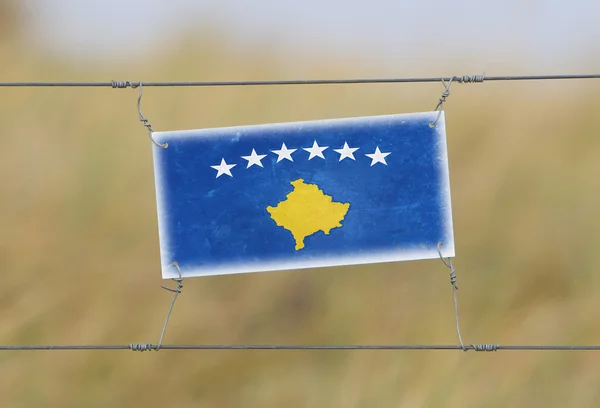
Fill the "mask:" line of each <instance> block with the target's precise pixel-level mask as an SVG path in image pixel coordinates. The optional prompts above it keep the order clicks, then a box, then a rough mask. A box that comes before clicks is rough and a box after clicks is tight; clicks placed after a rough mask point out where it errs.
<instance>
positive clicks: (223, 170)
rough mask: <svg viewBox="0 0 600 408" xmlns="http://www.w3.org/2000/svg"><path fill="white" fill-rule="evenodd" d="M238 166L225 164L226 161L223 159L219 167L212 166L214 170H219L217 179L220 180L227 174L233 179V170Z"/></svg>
mask: <svg viewBox="0 0 600 408" xmlns="http://www.w3.org/2000/svg"><path fill="white" fill-rule="evenodd" d="M235 166H237V164H227V163H225V159H221V164H219V165H218V166H210V167H212V168H213V169H215V170H217V177H216V178H219V177H220V176H221V175H223V174H227V175H228V176H229V177H233V175H232V174H231V169H232V168H234V167H235Z"/></svg>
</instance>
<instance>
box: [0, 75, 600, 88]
mask: <svg viewBox="0 0 600 408" xmlns="http://www.w3.org/2000/svg"><path fill="white" fill-rule="evenodd" d="M563 79H600V74H558V75H500V76H485V75H460V76H447V77H420V78H419V77H412V78H348V79H306V80H265V81H166V82H142V81H137V82H134V81H110V82H0V87H110V88H119V89H123V88H137V87H139V86H140V84H142V83H143V86H146V87H148V86H157V87H158V86H160V87H206V86H263V85H336V84H385V83H387V84H389V83H424V82H442V81H443V82H450V81H453V82H458V83H481V82H484V81H486V82H487V81H534V80H563Z"/></svg>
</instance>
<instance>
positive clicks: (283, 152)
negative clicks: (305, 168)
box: [271, 143, 298, 163]
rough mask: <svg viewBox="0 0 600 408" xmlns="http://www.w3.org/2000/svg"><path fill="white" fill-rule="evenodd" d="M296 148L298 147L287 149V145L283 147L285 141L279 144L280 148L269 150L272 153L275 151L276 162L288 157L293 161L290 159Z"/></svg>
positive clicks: (290, 159)
mask: <svg viewBox="0 0 600 408" xmlns="http://www.w3.org/2000/svg"><path fill="white" fill-rule="evenodd" d="M296 150H298V149H288V148H287V147H285V143H282V144H281V149H280V150H271V151H272V152H273V153H275V154H276V155H277V156H279V157H277V163H279V162H280V161H282V160H283V159H288V160H289V161H292V162H293V161H294V159H292V153H294V152H295V151H296Z"/></svg>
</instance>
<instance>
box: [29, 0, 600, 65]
mask: <svg viewBox="0 0 600 408" xmlns="http://www.w3.org/2000/svg"><path fill="white" fill-rule="evenodd" d="M22 1H23V3H24V4H26V6H27V7H28V9H29V11H30V13H31V14H32V15H33V18H34V20H33V22H34V24H35V27H36V30H35V33H34V34H33V36H34V38H35V39H36V41H37V42H38V43H39V44H40V45H42V46H44V47H47V48H49V49H52V50H56V51H60V52H61V53H88V54H89V55H93V56H96V57H98V58H105V57H106V53H110V54H112V55H115V56H118V55H121V56H123V55H127V54H128V53H130V55H134V54H135V52H136V51H139V52H145V51H147V50H151V49H152V48H153V46H154V45H155V44H157V43H161V41H162V42H163V43H164V39H165V38H169V37H170V36H171V35H173V34H175V33H177V31H178V30H180V29H181V27H186V26H188V27H190V26H192V27H202V26H203V25H207V24H209V25H213V26H214V25H217V24H219V23H220V24H222V26H223V27H224V29H226V30H228V32H229V33H230V34H231V36H232V37H233V38H234V39H235V44H236V45H237V46H240V47H243V48H245V49H252V47H259V46H260V38H262V37H267V38H271V39H276V40H277V44H279V49H278V51H279V52H281V53H284V54H285V53H287V54H290V55H293V54H294V53H299V52H304V51H306V50H309V51H310V50H319V51H326V52H328V53H332V54H335V53H340V54H348V55H355V56H360V57H361V58H369V59H370V60H371V61H372V62H373V61H374V62H377V61H381V63H390V62H391V63H393V64H401V63H402V62H403V61H404V62H406V63H407V64H413V63H417V64H419V63H420V64H423V63H430V64H435V65H440V66H441V67H440V70H439V71H444V69H443V64H444V61H447V60H449V59H457V58H459V59H460V58H461V57H462V56H469V57H472V56H476V57H477V64H475V65H476V66H473V69H485V68H486V67H488V68H489V67H492V69H493V67H494V66H498V65H506V62H507V61H510V60H518V61H520V62H521V65H522V66H523V65H526V66H529V67H531V68H532V69H537V70H538V71H543V72H557V73H560V72H567V71H572V70H574V69H575V70H578V71H582V69H581V68H587V69H584V71H586V72H591V71H594V68H595V71H600V53H599V50H600V21H599V20H600V0H570V1H558V0H506V1H503V2H499V1H494V2H485V0H455V1H447V0H430V1H421V0H411V1H408V0H395V1H393V0H367V1H357V0H296V1H286V0H196V1H194V0H160V1H159V0H22ZM475 73H478V72H472V73H470V74H475Z"/></svg>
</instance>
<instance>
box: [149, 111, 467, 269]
mask: <svg viewBox="0 0 600 408" xmlns="http://www.w3.org/2000/svg"><path fill="white" fill-rule="evenodd" d="M437 117H438V112H425V113H411V114H398V115H384V116H373V117H361V118H348V119H330V120H318V121H307V122H294V123H281V124H267V125H253V126H238V127H228V128H214V129H201V130H185V131H169V132H155V133H153V138H154V139H155V141H156V142H158V143H161V144H162V143H168V147H167V148H161V147H157V146H154V147H153V148H154V151H153V156H154V175H155V184H156V196H157V211H158V228H159V231H158V232H159V241H160V255H161V264H162V277H163V278H164V279H167V278H176V277H177V276H178V274H177V271H176V269H174V268H173V267H172V266H170V265H171V264H172V263H173V262H177V263H178V265H179V267H180V268H181V272H182V276H183V277H193V276H206V275H218V274H232V273H248V272H264V271H274V270H290V269H303V268H317V267H326V266H339V265H356V264H368V263H380V262H394V261H409V260H418V259H432V258H436V257H439V254H438V249H437V248H438V243H439V242H442V243H443V246H442V248H441V251H442V254H443V256H445V257H453V256H454V255H455V254H454V236H453V228H452V209H451V199H450V184H449V172H448V157H447V149H446V133H445V117H444V113H443V112H442V114H441V116H440V119H439V120H438V122H437V124H436V125H435V126H434V127H430V125H429V124H430V123H431V122H434V121H435V120H436V119H437Z"/></svg>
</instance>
